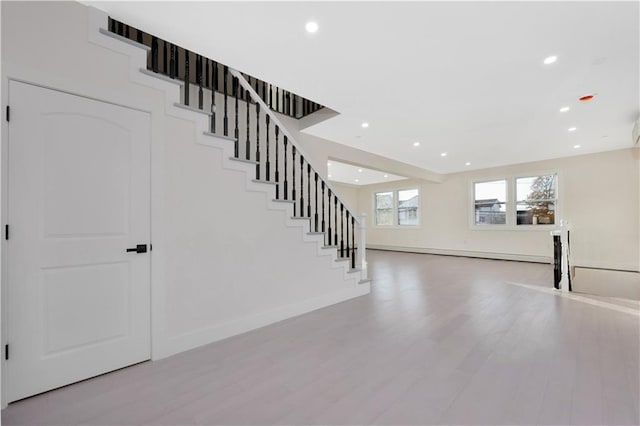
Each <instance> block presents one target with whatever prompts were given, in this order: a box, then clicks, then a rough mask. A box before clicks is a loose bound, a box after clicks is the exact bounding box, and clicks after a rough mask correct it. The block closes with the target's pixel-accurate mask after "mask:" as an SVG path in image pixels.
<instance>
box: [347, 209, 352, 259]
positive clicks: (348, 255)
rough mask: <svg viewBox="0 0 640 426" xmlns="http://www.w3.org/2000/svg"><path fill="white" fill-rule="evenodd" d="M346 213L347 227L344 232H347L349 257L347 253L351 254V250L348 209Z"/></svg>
mask: <svg viewBox="0 0 640 426" xmlns="http://www.w3.org/2000/svg"><path fill="white" fill-rule="evenodd" d="M346 215H347V229H346V234H347V247H346V248H347V257H349V255H350V254H351V250H349V210H347V211H346Z"/></svg>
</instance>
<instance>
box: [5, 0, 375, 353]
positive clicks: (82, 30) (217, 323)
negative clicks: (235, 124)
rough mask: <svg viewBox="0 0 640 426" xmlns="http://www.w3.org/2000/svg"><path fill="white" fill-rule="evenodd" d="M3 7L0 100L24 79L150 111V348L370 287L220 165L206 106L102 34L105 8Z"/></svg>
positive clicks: (228, 331) (235, 329)
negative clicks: (188, 102) (149, 73)
mask: <svg viewBox="0 0 640 426" xmlns="http://www.w3.org/2000/svg"><path fill="white" fill-rule="evenodd" d="M2 7H3V11H2V12H3V16H2V19H3V22H2V41H3V56H2V65H3V74H2V89H3V91H2V96H3V97H2V105H5V104H6V103H7V102H8V100H9V98H8V96H7V94H6V87H7V82H8V80H9V79H20V80H23V81H27V82H32V83H36V84H40V85H44V86H48V87H52V88H56V89H59V90H63V91H67V92H70V93H75V94H79V95H82V96H87V97H92V98H95V99H99V100H103V101H107V102H113V103H116V104H121V105H126V106H129V107H132V108H138V109H141V110H144V111H150V112H151V116H152V159H151V162H152V213H151V216H152V242H153V252H152V254H151V255H152V311H153V312H152V335H153V338H152V341H153V347H152V354H153V357H154V358H161V357H164V356H167V355H170V354H173V353H176V352H180V351H182V350H186V349H189V348H192V347H195V346H198V345H201V344H205V343H208V342H211V341H213V340H216V339H220V338H224V337H226V336H229V335H232V334H235V333H239V332H242V331H246V330H248V329H251V328H254V327H258V326H261V325H265V324H267V323H269V322H273V321H277V320H280V319H283V318H286V317H288V316H292V315H296V314H299V313H302V312H304V311H308V310H311V309H315V308H318V307H321V306H325V305H327V304H331V303H335V302H337V301H340V300H344V299H346V298H350V297H354V296H356V295H360V294H364V293H366V292H367V291H366V290H367V288H368V286H358V284H357V282H356V281H357V277H356V274H348V276H346V275H345V274H344V269H343V267H342V266H340V265H337V263H336V262H334V261H333V259H332V258H331V257H328V256H322V257H319V256H318V255H317V254H318V252H319V250H318V244H316V243H315V242H309V241H307V242H305V241H303V240H304V239H308V237H306V236H303V234H304V232H303V229H302V228H301V227H300V226H293V225H291V223H290V222H288V221H287V218H288V217H289V216H290V213H289V212H285V211H281V210H270V208H273V205H272V204H270V201H269V200H270V199H271V198H273V194H265V193H263V192H247V191H246V188H247V187H249V188H252V186H251V183H250V182H248V178H247V175H245V173H243V172H238V171H232V170H228V169H223V168H222V167H223V163H224V161H226V159H227V158H228V157H229V156H230V155H231V154H230V153H231V152H232V151H231V142H228V141H217V142H212V143H213V145H214V146H218V145H219V146H225V149H224V150H223V149H219V148H215V147H212V146H207V145H204V144H203V143H208V142H209V141H211V140H212V139H211V138H209V139H207V137H206V136H203V135H202V130H205V128H206V122H207V119H206V117H204V116H199V115H198V114H193V113H192V112H188V111H183V110H177V109H175V108H174V107H173V106H172V105H173V102H175V101H176V100H178V96H179V90H178V88H177V86H173V85H168V84H167V83H165V82H161V81H160V80H158V79H155V78H149V77H146V76H143V75H141V74H140V73H139V72H138V68H139V67H141V66H143V64H144V63H145V61H146V59H145V53H144V52H143V51H142V50H141V49H139V48H137V47H133V46H129V45H126V44H124V43H122V42H119V41H116V40H113V39H111V38H108V37H105V36H103V35H100V34H98V33H97V32H96V31H95V28H94V27H92V24H93V22H94V21H95V19H99V20H101V22H102V25H103V26H106V17H105V16H102V17H100V16H97V15H95V14H94V13H93V12H92V13H90V10H89V8H87V7H85V6H83V5H81V4H78V3H75V2H42V3H35V2H8V3H6V2H3V3H2ZM88 39H91V40H93V41H92V42H89V41H88ZM105 46H106V47H105ZM123 52H124V53H123ZM196 116H197V119H196V121H195V122H194V119H193V117H196ZM198 126H200V127H198ZM2 129H3V136H6V134H7V133H6V132H7V126H6V124H5V123H4V121H3V124H2ZM198 142H200V143H198ZM224 144H228V145H224ZM6 161H7V158H6V156H3V162H5V164H6ZM227 165H228V163H227ZM249 181H250V178H249ZM3 193H5V194H6V191H4V190H3ZM3 204H5V205H6V199H4V198H3ZM3 223H4V222H3ZM325 252H326V250H325Z"/></svg>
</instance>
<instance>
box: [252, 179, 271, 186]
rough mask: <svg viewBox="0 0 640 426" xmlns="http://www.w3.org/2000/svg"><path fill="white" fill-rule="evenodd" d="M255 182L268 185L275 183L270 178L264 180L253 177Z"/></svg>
mask: <svg viewBox="0 0 640 426" xmlns="http://www.w3.org/2000/svg"><path fill="white" fill-rule="evenodd" d="M253 182H255V183H266V184H267V185H275V184H276V183H275V182H271V181H268V180H263V179H253Z"/></svg>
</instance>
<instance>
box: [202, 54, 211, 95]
mask: <svg viewBox="0 0 640 426" xmlns="http://www.w3.org/2000/svg"><path fill="white" fill-rule="evenodd" d="M209 62H211V61H210V60H209V59H207V58H205V59H204V63H205V65H206V69H205V71H204V78H205V80H204V87H206V88H207V89H211V86H209Z"/></svg>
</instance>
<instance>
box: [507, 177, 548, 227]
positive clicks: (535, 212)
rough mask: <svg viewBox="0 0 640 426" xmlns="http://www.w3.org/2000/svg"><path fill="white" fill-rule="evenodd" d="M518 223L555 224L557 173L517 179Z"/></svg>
mask: <svg viewBox="0 0 640 426" xmlns="http://www.w3.org/2000/svg"><path fill="white" fill-rule="evenodd" d="M516 201H517V207H516V214H517V216H516V223H517V224H518V225H553V224H555V212H556V175H543V176H532V177H523V178H517V179H516Z"/></svg>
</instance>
